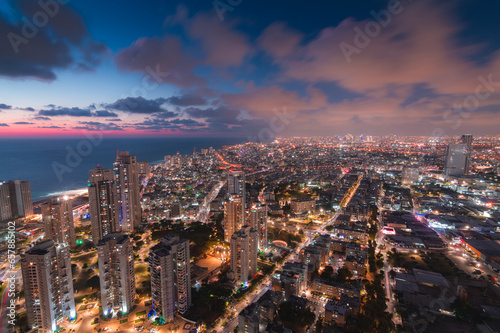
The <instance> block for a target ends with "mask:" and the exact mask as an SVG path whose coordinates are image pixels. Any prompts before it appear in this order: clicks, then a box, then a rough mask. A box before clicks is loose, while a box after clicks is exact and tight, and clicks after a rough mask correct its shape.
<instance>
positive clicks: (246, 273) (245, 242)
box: [230, 226, 258, 284]
mask: <svg viewBox="0 0 500 333" xmlns="http://www.w3.org/2000/svg"><path fill="white" fill-rule="evenodd" d="M230 245H231V272H232V276H233V280H234V281H236V282H238V283H240V284H246V283H247V281H248V280H249V278H251V277H253V276H254V275H255V274H256V273H257V250H258V236H257V230H255V229H253V228H251V227H250V226H244V227H243V228H241V229H240V230H239V231H238V232H235V233H234V234H233V235H232V236H231V241H230Z"/></svg>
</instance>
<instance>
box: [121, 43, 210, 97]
mask: <svg viewBox="0 0 500 333" xmlns="http://www.w3.org/2000/svg"><path fill="white" fill-rule="evenodd" d="M114 60H115V63H116V66H117V67H118V68H119V69H121V70H127V71H132V72H139V73H142V74H144V75H145V77H146V78H147V79H148V80H149V81H150V82H151V85H154V84H163V83H171V84H175V85H177V86H180V87H192V86H194V85H204V83H205V80H204V79H201V78H199V77H196V76H195V75H194V74H193V69H194V67H195V66H196V65H198V64H199V61H197V60H195V59H194V58H192V57H191V56H189V55H188V54H187V53H185V52H184V50H183V49H182V42H181V40H180V39H179V38H177V37H172V36H167V37H164V38H157V37H154V38H140V39H138V40H136V41H135V42H134V43H133V44H132V45H130V46H129V47H127V48H126V49H123V50H121V51H120V52H118V54H117V55H116V56H115V59H114Z"/></svg>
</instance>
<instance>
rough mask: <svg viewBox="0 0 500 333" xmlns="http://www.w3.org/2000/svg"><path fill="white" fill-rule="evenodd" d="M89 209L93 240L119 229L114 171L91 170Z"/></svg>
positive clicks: (98, 239)
mask: <svg viewBox="0 0 500 333" xmlns="http://www.w3.org/2000/svg"><path fill="white" fill-rule="evenodd" d="M87 189H88V192H89V210H90V221H91V232H92V240H93V242H94V244H97V243H98V242H99V241H100V240H101V239H102V238H103V237H104V236H106V235H107V234H109V233H111V232H115V231H118V230H119V224H118V199H117V192H116V183H115V179H114V174H113V171H111V170H110V169H104V168H101V167H96V168H94V169H93V170H91V171H90V172H89V184H88V188H87Z"/></svg>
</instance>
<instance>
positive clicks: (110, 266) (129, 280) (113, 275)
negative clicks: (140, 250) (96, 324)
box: [97, 232, 135, 316]
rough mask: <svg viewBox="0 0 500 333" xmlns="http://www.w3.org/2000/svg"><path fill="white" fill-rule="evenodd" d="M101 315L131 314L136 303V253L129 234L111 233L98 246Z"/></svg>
mask: <svg viewBox="0 0 500 333" xmlns="http://www.w3.org/2000/svg"><path fill="white" fill-rule="evenodd" d="M97 261H98V263H99V281H100V284H101V306H102V314H103V315H104V316H110V315H113V314H114V313H117V312H122V313H128V312H129V311H130V310H131V309H132V307H133V305H134V300H135V275H134V252H133V249H132V243H131V241H130V238H129V237H128V235H124V234H122V233H120V232H112V233H109V234H107V235H106V236H104V237H103V238H102V239H101V240H100V241H99V242H98V243H97Z"/></svg>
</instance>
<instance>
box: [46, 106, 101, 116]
mask: <svg viewBox="0 0 500 333" xmlns="http://www.w3.org/2000/svg"><path fill="white" fill-rule="evenodd" d="M38 115H40V116H71V117H92V112H91V111H90V110H89V109H80V108H64V107H60V108H53V109H47V110H40V111H38Z"/></svg>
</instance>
